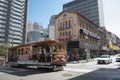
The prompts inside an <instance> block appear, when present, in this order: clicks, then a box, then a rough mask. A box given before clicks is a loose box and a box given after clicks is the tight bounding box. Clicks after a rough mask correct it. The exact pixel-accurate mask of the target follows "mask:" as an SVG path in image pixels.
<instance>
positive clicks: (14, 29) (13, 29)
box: [0, 0, 28, 46]
mask: <svg viewBox="0 0 120 80" xmlns="http://www.w3.org/2000/svg"><path fill="white" fill-rule="evenodd" d="M27 3H28V0H0V43H9V44H10V45H12V46H13V45H18V44H24V43H25V34H26V20H27Z"/></svg>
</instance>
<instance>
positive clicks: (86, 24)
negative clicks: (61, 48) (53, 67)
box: [55, 11, 100, 59]
mask: <svg viewBox="0 0 120 80" xmlns="http://www.w3.org/2000/svg"><path fill="white" fill-rule="evenodd" d="M98 29H99V26H97V25H96V24H94V23H93V22H92V21H90V20H89V19H87V18H86V17H84V16H83V15H81V14H80V13H78V12H73V11H62V12H61V13H59V14H58V15H57V16H56V20H55V39H57V40H59V41H61V42H64V43H65V44H66V45H67V49H68V52H70V54H68V55H71V54H72V53H75V54H74V55H75V56H76V55H77V54H79V57H80V59H82V58H84V59H85V58H87V57H89V58H90V57H93V56H94V57H95V56H97V55H98V54H97V53H98V50H99V40H100V37H99V30H98Z"/></svg>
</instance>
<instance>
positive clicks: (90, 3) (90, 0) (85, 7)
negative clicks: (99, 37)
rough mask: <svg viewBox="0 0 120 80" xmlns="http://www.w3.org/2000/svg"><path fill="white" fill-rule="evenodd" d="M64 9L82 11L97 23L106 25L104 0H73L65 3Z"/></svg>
mask: <svg viewBox="0 0 120 80" xmlns="http://www.w3.org/2000/svg"><path fill="white" fill-rule="evenodd" d="M63 10H72V11H77V12H80V13H81V14H82V15H84V16H85V17H87V18H88V19H90V20H91V21H93V22H94V23H95V24H97V25H99V26H102V27H103V26H105V25H104V14H103V4H102V0H73V1H72V2H69V3H66V4H64V5H63Z"/></svg>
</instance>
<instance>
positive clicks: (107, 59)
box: [97, 55, 112, 64]
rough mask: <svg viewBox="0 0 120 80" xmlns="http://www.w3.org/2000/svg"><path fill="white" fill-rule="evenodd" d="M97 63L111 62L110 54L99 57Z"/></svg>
mask: <svg viewBox="0 0 120 80" xmlns="http://www.w3.org/2000/svg"><path fill="white" fill-rule="evenodd" d="M97 63H98V64H101V63H105V64H109V63H112V59H111V57H110V55H101V56H100V57H99V58H98V59H97Z"/></svg>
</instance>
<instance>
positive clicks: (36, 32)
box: [27, 22, 44, 42]
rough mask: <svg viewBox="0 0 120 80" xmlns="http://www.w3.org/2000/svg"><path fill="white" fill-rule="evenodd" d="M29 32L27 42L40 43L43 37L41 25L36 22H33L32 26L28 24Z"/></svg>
mask: <svg viewBox="0 0 120 80" xmlns="http://www.w3.org/2000/svg"><path fill="white" fill-rule="evenodd" d="M27 28H29V29H31V30H29V31H28V32H27V42H38V41H41V40H42V39H41V38H42V37H43V32H44V31H43V24H41V23H38V22H34V23H33V24H31V23H30V22H29V25H28V27H27Z"/></svg>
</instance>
